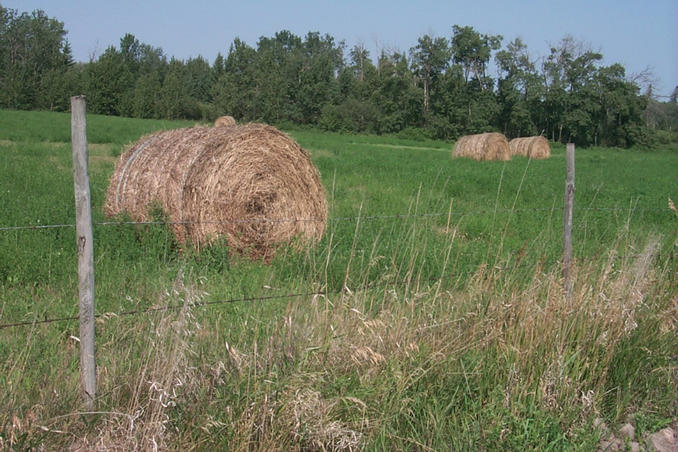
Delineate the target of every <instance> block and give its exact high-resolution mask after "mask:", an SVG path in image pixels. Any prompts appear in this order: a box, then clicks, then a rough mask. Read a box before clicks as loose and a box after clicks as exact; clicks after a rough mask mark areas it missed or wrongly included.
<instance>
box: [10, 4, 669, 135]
mask: <svg viewBox="0 0 678 452" xmlns="http://www.w3.org/2000/svg"><path fill="white" fill-rule="evenodd" d="M451 31H452V34H451V36H450V38H449V39H448V38H445V37H431V36H428V35H424V36H422V37H420V38H419V39H418V40H417V43H416V45H415V46H413V47H412V48H411V49H409V52H407V53H403V52H399V51H388V50H382V51H381V53H380V54H379V55H376V60H373V59H372V57H371V55H370V54H369V52H368V51H367V49H365V47H364V46H362V45H356V46H354V47H352V48H350V49H349V48H347V47H346V45H345V44H344V42H342V41H336V40H335V39H334V38H333V37H332V36H329V35H326V34H325V35H321V34H320V33H317V32H310V33H308V34H307V35H306V36H304V37H303V38H302V37H300V36H296V35H294V34H293V33H291V32H289V31H280V32H278V33H276V34H275V35H274V36H272V37H261V38H259V41H258V42H257V44H256V47H251V46H249V45H248V44H247V43H245V42H243V41H241V40H240V39H237V38H236V39H235V40H234V41H233V43H232V44H231V45H230V48H229V49H228V52H226V54H225V56H224V55H222V54H221V53H220V54H219V55H218V56H217V57H216V59H215V60H214V62H212V63H211V64H210V62H208V61H206V60H205V59H204V58H202V57H200V56H198V57H195V58H190V59H188V60H186V61H182V60H178V59H175V58H168V56H167V55H165V53H164V52H163V50H162V49H161V48H159V47H153V46H150V45H148V44H144V43H141V42H139V40H138V39H136V38H135V37H134V36H133V35H132V34H126V35H125V36H124V37H122V39H121V40H120V45H119V47H113V46H112V47H109V48H108V49H106V50H105V51H104V52H103V53H102V54H101V55H100V56H98V57H97V58H96V59H92V60H91V61H90V62H88V63H76V62H74V61H73V57H72V55H71V49H70V46H69V43H68V41H67V39H66V34H67V32H66V30H65V29H64V25H63V23H61V22H59V21H58V20H57V19H53V18H49V17H47V16H46V15H45V13H44V12H42V11H39V10H38V11H34V12H33V13H30V14H29V13H21V14H20V13H18V12H17V11H16V10H12V9H7V8H3V7H2V6H0V62H1V66H0V107H1V108H11V109H50V110H57V111H66V110H67V109H68V107H69V105H68V102H69V98H70V96H71V95H73V94H76V93H84V94H85V95H86V96H87V99H88V111H90V112H94V113H100V114H107V115H120V116H130V117H138V118H167V119H181V118H185V119H198V120H212V119H214V118H215V117H217V116H220V115H223V114H229V115H232V116H234V117H235V118H236V119H238V120H240V121H254V120H256V121H264V122H268V123H272V124H282V123H294V124H308V125H313V126H317V127H321V128H323V129H326V130H330V131H348V132H368V133H377V134H383V133H391V134H393V133H398V134H400V135H402V136H411V137H416V136H428V137H435V138H443V139H455V138H457V137H458V136H460V135H463V134H468V133H478V132H484V131H491V130H496V131H501V132H503V133H505V134H506V135H507V136H508V137H516V136H527V135H536V134H543V135H545V136H547V137H548V138H549V139H551V140H553V141H560V142H565V141H573V142H575V143H577V144H579V145H581V146H588V145H605V146H623V147H628V146H633V145H642V146H652V145H654V144H657V143H660V142H668V141H670V140H675V136H674V135H673V132H675V131H676V130H678V104H677V102H676V95H677V94H678V88H677V90H676V91H674V94H673V96H672V98H671V99H670V100H669V101H668V102H659V101H657V100H655V99H654V98H653V97H652V95H651V93H650V92H646V93H640V89H639V86H638V85H637V84H636V83H635V82H634V81H632V80H629V78H628V77H627V74H626V71H625V69H624V67H623V66H621V65H619V64H613V65H610V66H604V65H603V64H602V59H603V56H602V55H601V54H600V53H598V52H595V51H592V50H591V49H589V48H587V47H586V46H584V45H582V44H581V43H579V42H577V41H575V40H574V39H572V38H571V37H566V38H564V39H562V40H561V41H560V42H559V43H558V44H557V45H556V46H554V47H552V48H551V49H550V52H549V54H548V56H547V57H545V58H544V59H542V60H540V61H537V60H536V59H534V58H532V57H531V56H530V53H529V52H528V49H527V47H526V45H525V44H524V43H523V42H522V41H521V40H520V39H519V38H516V39H514V40H513V41H511V42H508V43H507V44H506V45H505V46H503V47H502V42H503V38H502V36H499V35H486V34H482V33H479V32H478V31H476V30H474V29H473V28H472V27H468V26H457V25H455V26H453V27H452V30H451ZM492 59H494V62H495V63H496V66H497V67H498V74H497V77H496V78H494V77H492V76H491V75H490V74H489V73H488V66H489V65H490V63H491V61H492ZM375 61H376V64H375Z"/></svg>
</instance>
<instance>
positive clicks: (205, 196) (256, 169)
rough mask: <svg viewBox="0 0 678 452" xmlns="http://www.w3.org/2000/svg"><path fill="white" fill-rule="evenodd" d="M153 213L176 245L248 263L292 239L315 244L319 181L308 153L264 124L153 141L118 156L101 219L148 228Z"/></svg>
mask: <svg viewBox="0 0 678 452" xmlns="http://www.w3.org/2000/svg"><path fill="white" fill-rule="evenodd" d="M154 205H158V206H159V207H160V208H162V210H163V212H164V213H165V214H166V215H167V216H168V217H169V220H170V221H171V222H172V223H173V225H172V229H173V231H174V233H175V235H176V237H177V239H178V240H179V241H180V242H184V241H187V240H188V241H190V242H192V243H193V244H195V245H196V246H202V245H204V244H208V243H210V242H212V241H213V240H214V239H217V238H219V237H223V238H225V239H226V242H227V243H228V245H229V247H230V248H231V249H232V250H234V251H237V252H238V253H241V254H247V255H249V256H251V257H253V258H260V257H262V258H269V257H271V256H272V255H273V252H274V251H275V249H276V248H277V247H278V246H279V245H280V244H282V243H285V242H290V241H292V240H294V239H295V238H299V239H301V241H302V242H315V241H318V240H319V239H320V238H321V237H322V235H323V233H324V231H325V226H326V223H327V201H326V198H325V190H324V188H323V186H322V184H321V182H320V175H319V174H318V171H317V170H316V168H315V167H314V166H313V164H312V163H311V160H310V158H309V155H308V153H307V152H306V151H305V150H303V149H302V148H301V147H300V146H299V145H298V144H297V143H296V142H295V141H293V140H292V139H290V138H289V137H288V136H287V135H285V134H284V133H282V132H280V131H279V130H277V129H275V128H274V127H271V126H267V125H264V124H246V125H236V126H232V127H214V128H210V127H193V128H187V129H178V130H168V131H161V132H157V133H154V134H152V135H148V136H146V137H143V138H142V139H140V140H139V141H138V142H137V143H135V144H134V145H133V146H132V147H130V148H129V149H128V150H127V151H126V152H125V153H123V154H122V155H121V156H120V158H119V160H118V163H117V164H116V167H115V171H114V173H113V175H112V177H111V180H110V184H109V186H108V191H107V193H106V201H105V204H104V212H105V214H106V215H107V216H109V217H111V216H115V215H118V214H121V213H122V212H126V213H127V214H128V215H129V216H130V217H131V218H132V219H134V220H135V221H148V220H149V219H150V217H149V215H150V212H149V209H151V208H152V207H153V206H154Z"/></svg>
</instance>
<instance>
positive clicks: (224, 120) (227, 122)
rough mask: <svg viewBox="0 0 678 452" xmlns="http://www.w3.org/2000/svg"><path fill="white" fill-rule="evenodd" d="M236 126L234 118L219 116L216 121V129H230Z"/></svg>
mask: <svg viewBox="0 0 678 452" xmlns="http://www.w3.org/2000/svg"><path fill="white" fill-rule="evenodd" d="M234 125H235V119H234V118H233V116H219V117H218V118H217V119H216V121H214V127H230V126H234Z"/></svg>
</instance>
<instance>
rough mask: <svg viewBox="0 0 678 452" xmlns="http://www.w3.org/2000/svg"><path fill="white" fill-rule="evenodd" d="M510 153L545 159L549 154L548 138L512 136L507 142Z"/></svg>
mask: <svg viewBox="0 0 678 452" xmlns="http://www.w3.org/2000/svg"><path fill="white" fill-rule="evenodd" d="M509 148H510V149H511V155H522V156H525V157H530V158H533V159H546V158H549V157H550V156H551V147H550V146H549V140H547V139H546V138H544V137H543V136H538V137H524V138H514V139H512V140H511V141H510V142H509Z"/></svg>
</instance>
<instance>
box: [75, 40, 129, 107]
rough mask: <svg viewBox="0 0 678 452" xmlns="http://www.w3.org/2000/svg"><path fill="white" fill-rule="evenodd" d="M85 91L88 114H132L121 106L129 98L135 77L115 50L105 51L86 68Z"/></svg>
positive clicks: (110, 48) (113, 48) (108, 49)
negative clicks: (89, 112)
mask: <svg viewBox="0 0 678 452" xmlns="http://www.w3.org/2000/svg"><path fill="white" fill-rule="evenodd" d="M85 90H86V94H87V109H88V111H91V112H92V113H99V114H102V115H120V114H122V113H131V108H128V107H127V106H123V102H124V101H126V100H131V98H132V94H131V92H133V90H134V76H133V74H132V73H131V72H130V70H129V68H128V67H127V65H125V64H124V58H123V55H122V53H121V52H119V51H118V50H117V49H116V48H115V47H112V46H111V47H109V48H107V49H106V50H105V51H104V53H103V54H102V55H101V56H100V57H99V58H98V59H97V61H93V62H91V63H89V64H88V65H87V70H86V71H85Z"/></svg>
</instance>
